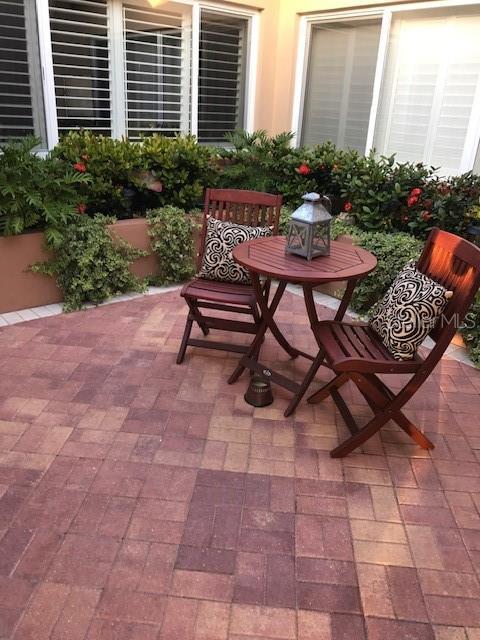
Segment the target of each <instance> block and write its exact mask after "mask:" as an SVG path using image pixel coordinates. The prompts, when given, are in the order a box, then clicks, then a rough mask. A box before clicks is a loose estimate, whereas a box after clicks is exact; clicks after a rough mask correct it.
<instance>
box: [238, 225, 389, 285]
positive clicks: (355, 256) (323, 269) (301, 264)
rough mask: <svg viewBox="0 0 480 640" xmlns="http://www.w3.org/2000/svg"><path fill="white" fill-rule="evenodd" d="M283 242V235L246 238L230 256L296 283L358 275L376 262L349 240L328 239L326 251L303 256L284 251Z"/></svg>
mask: <svg viewBox="0 0 480 640" xmlns="http://www.w3.org/2000/svg"><path fill="white" fill-rule="evenodd" d="M285 242H286V238H284V237H283V236H269V237H267V238H255V239H254V240H248V241H247V242H243V243H242V244H239V245H238V246H237V247H235V248H234V250H233V257H234V259H235V260H236V261H237V262H238V263H239V264H241V265H242V266H243V267H245V268H246V269H248V270H249V271H253V272H254V273H258V274H261V275H264V276H267V277H269V278H276V279H278V280H284V281H286V282H292V283H297V284H298V283H302V282H305V283H315V284H321V283H323V282H334V281H336V280H350V279H352V278H360V277H362V276H364V275H366V274H367V273H370V271H373V270H374V269H375V267H376V265H377V259H376V258H375V256H374V255H372V254H371V253H370V252H368V251H366V250H365V249H362V248H361V247H356V246H355V245H353V244H347V243H345V242H338V241H332V242H331V246H330V255H328V256H318V257H317V258H313V260H307V259H306V258H302V257H300V256H295V255H292V254H288V253H287V254H286V253H285Z"/></svg>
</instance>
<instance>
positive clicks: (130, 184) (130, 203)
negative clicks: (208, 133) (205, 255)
mask: <svg viewBox="0 0 480 640" xmlns="http://www.w3.org/2000/svg"><path fill="white" fill-rule="evenodd" d="M54 153H55V155H56V156H57V157H59V158H61V159H63V160H65V161H67V162H68V163H69V164H71V166H72V167H77V168H80V169H81V170H83V171H84V172H85V173H86V175H88V176H89V177H90V181H91V184H90V186H89V188H88V189H84V190H82V191H81V198H82V202H83V204H84V205H85V208H86V211H87V213H89V214H95V213H98V212H100V213H105V214H111V215H115V216H116V217H118V218H125V217H132V216H134V215H145V212H146V211H147V210H148V209H149V208H155V207H158V206H163V205H165V204H172V205H174V206H178V207H183V208H187V209H188V208H191V207H193V206H195V205H196V204H197V203H198V202H199V201H200V200H201V199H202V194H203V190H204V188H205V187H206V186H210V185H211V184H212V183H214V181H215V174H216V171H215V168H214V165H213V163H212V155H213V150H212V149H211V148H209V147H206V146H202V145H199V144H198V143H197V142H196V140H195V138H194V137H193V136H177V137H174V138H167V137H165V136H161V135H157V134H155V135H152V136H149V137H146V138H144V139H143V140H142V141H140V142H131V141H130V140H127V139H122V140H114V139H112V138H107V137H105V136H101V135H96V134H94V133H92V132H91V131H71V132H69V133H68V134H67V135H65V136H64V137H63V138H62V139H61V141H60V143H59V144H58V145H57V147H56V148H55V152H54Z"/></svg>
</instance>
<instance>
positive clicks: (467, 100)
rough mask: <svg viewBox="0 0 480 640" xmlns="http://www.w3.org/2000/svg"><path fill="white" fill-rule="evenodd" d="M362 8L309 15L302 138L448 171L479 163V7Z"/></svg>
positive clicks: (453, 171) (298, 118)
mask: <svg viewBox="0 0 480 640" xmlns="http://www.w3.org/2000/svg"><path fill="white" fill-rule="evenodd" d="M357 13H358V15H357V16H356V17H352V15H351V14H350V15H349V17H348V19H345V20H343V19H342V18H341V16H340V17H339V16H338V14H337V16H336V18H335V20H332V19H330V20H329V19H328V17H325V18H324V19H322V20H321V21H318V18H317V19H315V18H308V20H309V21H310V28H309V31H308V33H309V36H310V37H309V41H310V46H309V58H308V65H307V70H306V74H305V89H304V96H303V110H302V115H301V136H300V141H301V142H303V143H305V144H316V143H320V142H323V141H325V140H332V141H333V142H334V143H335V144H337V145H338V146H339V147H342V148H354V149H357V150H358V151H360V152H366V151H368V150H369V149H370V148H372V147H374V148H375V149H376V151H377V152H378V153H381V154H384V155H392V154H394V153H395V154H396V157H397V160H399V161H400V162H406V161H410V162H419V161H423V162H425V163H427V164H430V165H433V166H436V167H440V168H441V173H442V174H444V175H449V174H452V175H453V174H459V173H462V172H464V171H468V170H470V169H473V168H474V166H475V167H477V166H478V156H477V160H476V161H475V158H476V155H477V150H478V148H479V139H480V38H479V37H478V33H479V32H480V13H479V12H478V9H475V8H472V7H468V6H467V7H459V6H455V7H451V8H448V7H444V8H442V9H430V10H428V11H427V10H418V9H412V10H409V11H406V10H405V9H404V8H403V7H401V6H399V7H398V8H395V7H393V8H389V9H386V10H385V11H380V10H377V11H375V10H369V11H367V12H366V13H367V14H370V15H369V16H364V15H362V12H361V11H359V12H357ZM372 13H373V14H375V13H376V15H371V14H372ZM306 20H307V19H306ZM299 120H300V117H299V116H298V115H297V116H296V122H298V121H299ZM475 162H476V164H475Z"/></svg>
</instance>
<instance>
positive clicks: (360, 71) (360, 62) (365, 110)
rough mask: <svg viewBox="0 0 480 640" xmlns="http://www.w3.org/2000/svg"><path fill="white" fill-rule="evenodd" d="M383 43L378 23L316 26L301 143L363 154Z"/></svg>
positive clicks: (308, 75) (363, 22) (313, 34)
mask: <svg viewBox="0 0 480 640" xmlns="http://www.w3.org/2000/svg"><path fill="white" fill-rule="evenodd" d="M379 38H380V21H379V20H374V21H370V20H369V21H357V22H354V23H353V22H352V23H341V22H338V23H332V24H318V25H314V27H313V29H312V34H311V48H310V59H309V64H308V73H307V85H306V86H307V90H306V94H305V104H304V118H303V125H302V143H303V144H319V143H321V142H325V141H327V140H331V141H332V142H334V143H335V144H336V145H337V146H338V147H341V148H353V149H357V150H358V151H359V152H361V153H363V152H364V151H365V144H366V139H367V129H368V122H369V117H370V108H371V103H372V93H373V82H374V78H375V68H376V63H377V53H378V43H379Z"/></svg>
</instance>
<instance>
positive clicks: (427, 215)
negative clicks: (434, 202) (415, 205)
mask: <svg viewBox="0 0 480 640" xmlns="http://www.w3.org/2000/svg"><path fill="white" fill-rule="evenodd" d="M420 215H421V216H422V220H423V221H424V222H428V221H429V220H430V218H431V217H432V214H431V212H430V211H427V210H425V211H422V213H421V214H420Z"/></svg>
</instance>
